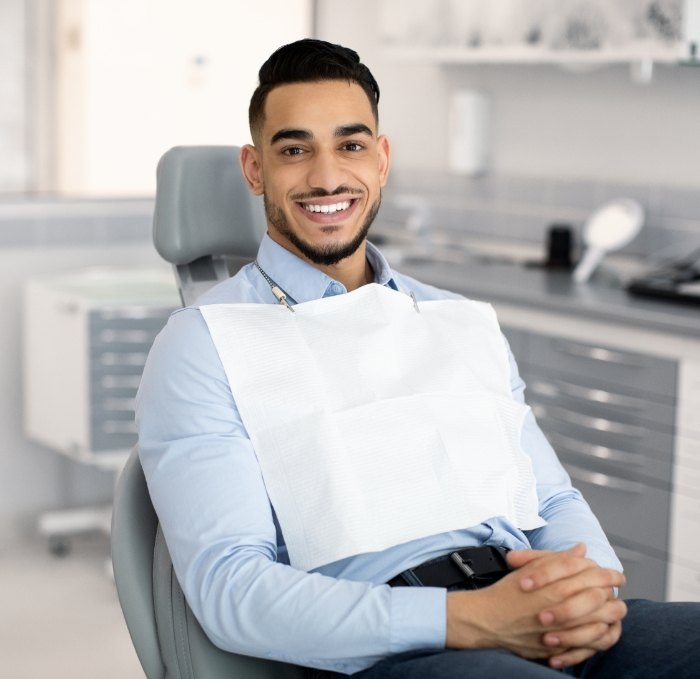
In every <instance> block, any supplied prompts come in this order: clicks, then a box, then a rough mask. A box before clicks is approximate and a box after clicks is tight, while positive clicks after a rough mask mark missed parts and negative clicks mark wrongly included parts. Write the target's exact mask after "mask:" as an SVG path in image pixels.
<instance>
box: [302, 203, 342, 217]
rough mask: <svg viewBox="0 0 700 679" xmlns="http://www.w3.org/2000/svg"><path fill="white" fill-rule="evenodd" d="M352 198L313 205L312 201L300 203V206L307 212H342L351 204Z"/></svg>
mask: <svg viewBox="0 0 700 679" xmlns="http://www.w3.org/2000/svg"><path fill="white" fill-rule="evenodd" d="M352 203H353V201H352V200H343V201H341V202H339V203H331V204H330V205H314V204H313V203H302V207H303V208H304V209H305V210H306V211H307V212H323V213H328V214H331V213H334V212H343V211H345V210H347V209H348V208H349V207H350V206H351V205H352Z"/></svg>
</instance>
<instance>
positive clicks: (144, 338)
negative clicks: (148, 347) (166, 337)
mask: <svg viewBox="0 0 700 679" xmlns="http://www.w3.org/2000/svg"><path fill="white" fill-rule="evenodd" d="M154 339H155V334H154V333H152V332H148V331H147V330H113V329H109V330H102V331H100V341H102V342H104V343H105V344H114V343H121V344H151V343H152V342H153V340H154Z"/></svg>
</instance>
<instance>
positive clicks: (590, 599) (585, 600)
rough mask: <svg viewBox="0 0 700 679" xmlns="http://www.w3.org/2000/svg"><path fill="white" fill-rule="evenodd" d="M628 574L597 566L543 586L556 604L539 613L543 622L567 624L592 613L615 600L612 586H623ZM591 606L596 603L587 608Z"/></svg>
mask: <svg viewBox="0 0 700 679" xmlns="http://www.w3.org/2000/svg"><path fill="white" fill-rule="evenodd" d="M624 583H625V576H624V575H623V574H622V573H620V571H615V570H613V569H611V568H600V567H599V566H595V567H592V568H587V569H585V570H583V571H580V572H579V573H576V574H575V575H573V576H571V577H569V578H564V579H562V580H558V581H556V582H554V583H552V584H551V585H548V586H547V587H545V588H543V589H542V594H543V595H545V596H547V597H548V598H550V599H551V600H552V603H553V605H552V606H550V607H548V608H544V609H543V610H542V611H541V612H540V615H539V620H540V622H541V623H542V624H543V625H556V626H566V624H567V622H569V621H571V620H575V619H577V618H580V617H582V616H585V615H589V614H590V613H592V612H593V611H595V610H596V609H597V608H598V607H599V606H602V605H603V604H604V603H605V602H606V601H609V600H611V599H613V594H612V588H613V587H621V586H622V585H623V584H624ZM587 606H593V607H592V608H590V609H587Z"/></svg>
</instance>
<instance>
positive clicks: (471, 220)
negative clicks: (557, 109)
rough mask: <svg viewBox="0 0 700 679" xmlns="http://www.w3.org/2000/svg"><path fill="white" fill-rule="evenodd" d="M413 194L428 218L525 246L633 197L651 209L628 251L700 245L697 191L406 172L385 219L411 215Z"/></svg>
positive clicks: (661, 251) (648, 254)
mask: <svg viewBox="0 0 700 679" xmlns="http://www.w3.org/2000/svg"><path fill="white" fill-rule="evenodd" d="M406 195H410V196H415V195H424V196H425V197H426V199H427V201H428V206H429V207H428V217H427V219H426V221H427V222H428V223H429V224H430V225H433V226H435V227H436V228H439V229H446V230H456V231H459V232H463V233H467V234H469V235H472V236H475V237H484V238H495V239H505V240H508V241H520V242H523V243H542V242H543V241H544V237H545V233H546V231H547V228H548V227H549V226H550V225H552V224H554V223H565V224H570V225H571V226H572V227H573V229H574V230H575V233H579V234H580V231H581V227H582V226H583V224H584V223H585V220H586V218H587V217H588V216H589V215H590V214H591V212H592V211H593V210H595V209H596V208H597V207H599V206H600V205H601V204H603V203H604V202H606V201H608V200H611V199H614V198H623V197H626V198H633V199H635V200H637V201H639V202H640V203H641V205H642V206H643V208H644V210H645V226H644V229H643V230H642V232H641V233H640V235H639V236H638V237H637V238H636V239H635V240H634V241H633V242H632V243H631V244H630V245H629V246H628V247H627V252H629V253H630V254H634V255H639V256H641V257H644V258H650V259H655V258H664V257H674V256H680V255H684V254H688V253H689V252H690V251H691V250H693V249H695V248H700V192H699V191H695V190H693V189H690V188H688V189H682V188H678V187H664V186H652V185H641V184H621V183H605V182H592V181H583V180H582V181H576V180H553V179H536V178H532V177H501V176H484V177H480V178H476V179H470V178H464V177H458V176H456V175H452V174H448V173H437V172H430V173H419V172H408V171H403V172H402V171H399V172H397V173H395V175H394V176H393V177H392V179H391V181H390V184H389V187H388V189H387V191H386V196H385V200H384V206H383V219H384V220H385V223H387V224H390V225H391V224H393V225H400V224H402V223H405V222H406V219H407V217H408V216H409V214H410V212H411V208H410V207H409V208H407V207H405V206H402V197H403V196H406Z"/></svg>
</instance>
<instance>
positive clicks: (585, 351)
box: [552, 340, 647, 368]
mask: <svg viewBox="0 0 700 679" xmlns="http://www.w3.org/2000/svg"><path fill="white" fill-rule="evenodd" d="M552 347H553V348H554V350H555V351H558V352H560V353H562V354H567V355H569V356H576V357H578V358H589V359H591V360H593V361H600V362H602V363H615V364H617V365H622V366H627V367H629V368H644V367H646V365H647V364H646V363H645V362H644V361H642V360H639V359H637V360H635V359H634V358H633V357H632V356H630V355H629V354H623V353H622V352H620V351H612V350H611V349H604V348H603V347H588V346H582V345H581V344H574V343H573V342H565V341H563V340H559V341H556V342H553V343H552Z"/></svg>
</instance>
